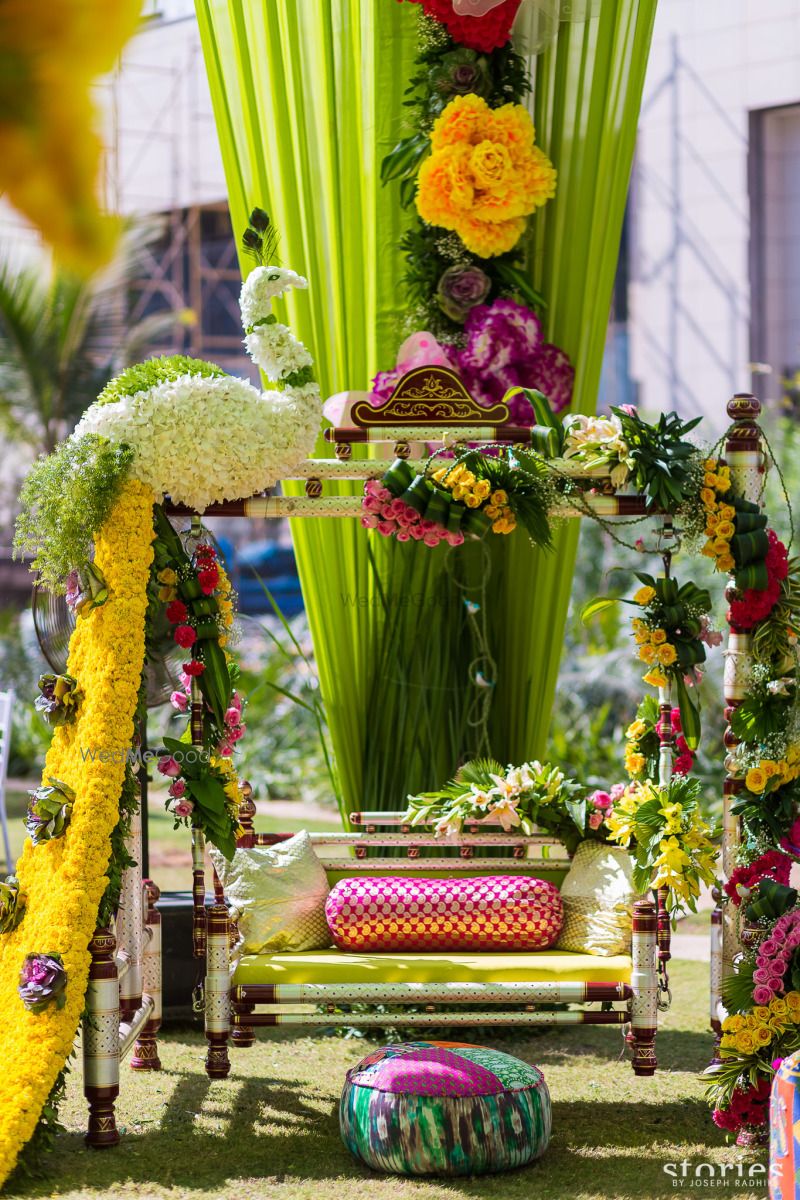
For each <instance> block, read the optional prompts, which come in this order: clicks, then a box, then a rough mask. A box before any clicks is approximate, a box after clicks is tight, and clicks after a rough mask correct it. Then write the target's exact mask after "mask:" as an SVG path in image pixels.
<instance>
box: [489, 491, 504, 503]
mask: <svg viewBox="0 0 800 1200" xmlns="http://www.w3.org/2000/svg"><path fill="white" fill-rule="evenodd" d="M491 499H492V504H508V493H507V492H504V491H503V489H502V488H498V489H497V491H496V492H492V497H491Z"/></svg>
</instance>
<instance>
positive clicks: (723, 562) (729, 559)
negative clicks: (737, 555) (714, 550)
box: [717, 554, 736, 571]
mask: <svg viewBox="0 0 800 1200" xmlns="http://www.w3.org/2000/svg"><path fill="white" fill-rule="evenodd" d="M717 566H718V567H719V569H720V571H732V570H733V568H734V567H735V566H736V563H735V561H734V558H733V555H732V554H720V555H719V557H718V558H717Z"/></svg>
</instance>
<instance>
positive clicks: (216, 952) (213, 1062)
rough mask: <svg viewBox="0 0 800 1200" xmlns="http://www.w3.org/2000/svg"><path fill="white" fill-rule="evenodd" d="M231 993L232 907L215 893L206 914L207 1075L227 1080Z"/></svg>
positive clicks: (229, 1066)
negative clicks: (227, 905)
mask: <svg viewBox="0 0 800 1200" xmlns="http://www.w3.org/2000/svg"><path fill="white" fill-rule="evenodd" d="M215 882H216V880H215ZM215 892H216V888H215ZM230 992H231V972H230V943H229V929H228V910H227V908H226V907H225V904H224V903H223V901H222V897H221V895H219V894H215V897H214V903H213V905H212V906H211V908H210V909H209V911H208V913H207V916H206V980H205V1027H206V1040H207V1041H208V1053H207V1054H206V1074H207V1075H208V1076H209V1078H211V1079H224V1078H225V1077H226V1075H227V1074H228V1072H229V1071H230V1069H231V1064H230V1060H229V1058H228V1033H229V1032H230V1024H231V1015H230V1008H231V1001H230Z"/></svg>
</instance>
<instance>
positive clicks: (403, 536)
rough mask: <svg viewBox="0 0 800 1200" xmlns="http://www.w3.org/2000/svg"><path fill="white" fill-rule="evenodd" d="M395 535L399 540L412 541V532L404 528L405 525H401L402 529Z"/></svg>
mask: <svg viewBox="0 0 800 1200" xmlns="http://www.w3.org/2000/svg"><path fill="white" fill-rule="evenodd" d="M394 536H395V538H396V539H397V541H398V542H410V541H411V533H410V531H409V530H408V529H405V528H403V527H401V528H400V529H398V531H397V533H396V534H395V535H394Z"/></svg>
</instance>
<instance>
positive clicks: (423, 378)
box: [351, 367, 509, 428]
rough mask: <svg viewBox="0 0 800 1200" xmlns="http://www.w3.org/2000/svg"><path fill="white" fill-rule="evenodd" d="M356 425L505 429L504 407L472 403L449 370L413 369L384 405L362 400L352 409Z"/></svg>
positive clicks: (458, 379)
mask: <svg viewBox="0 0 800 1200" xmlns="http://www.w3.org/2000/svg"><path fill="white" fill-rule="evenodd" d="M351 415H352V420H353V424H355V425H360V426H361V427H362V428H363V427H364V426H369V425H504V424H505V423H506V422H507V421H508V418H509V412H508V408H507V406H506V405H505V404H493V405H492V406H491V408H484V407H483V406H482V405H480V404H478V402H477V400H473V398H472V396H470V394H469V392H468V391H467V389H466V388H465V386H464V383H463V381H462V380H461V379H460V378H459V376H458V375H457V374H456V373H455V371H451V370H450V368H449V367H414V368H412V370H410V371H406V373H405V375H403V376H401V378H400V379H398V381H397V385H396V386H395V389H394V391H393V392H392V394H391V396H390V397H389V399H388V400H385V401H384V402H383V404H380V405H377V406H375V405H372V404H368V403H367V402H366V401H365V400H359V401H358V402H357V403H356V404H354V405H353V409H352V414H351Z"/></svg>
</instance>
